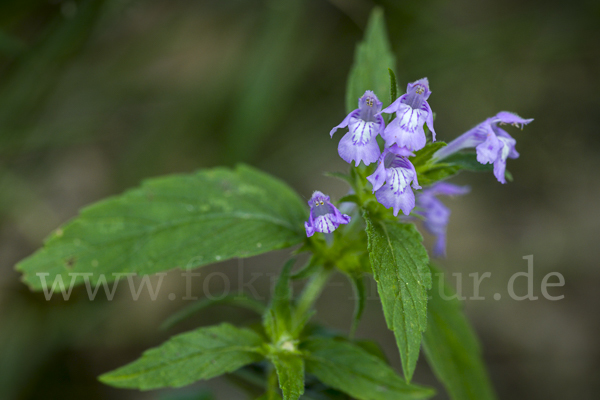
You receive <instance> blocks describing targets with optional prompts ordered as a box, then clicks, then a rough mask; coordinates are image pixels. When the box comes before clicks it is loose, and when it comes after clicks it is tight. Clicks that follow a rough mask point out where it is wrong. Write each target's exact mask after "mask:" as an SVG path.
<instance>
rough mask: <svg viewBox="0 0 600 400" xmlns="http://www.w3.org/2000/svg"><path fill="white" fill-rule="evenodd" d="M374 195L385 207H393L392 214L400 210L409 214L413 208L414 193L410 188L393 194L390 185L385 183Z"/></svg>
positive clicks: (395, 214) (396, 213)
mask: <svg viewBox="0 0 600 400" xmlns="http://www.w3.org/2000/svg"><path fill="white" fill-rule="evenodd" d="M375 197H376V198H377V201H378V202H379V203H381V204H382V205H383V206H384V207H385V208H393V213H394V216H397V215H398V212H399V211H400V210H402V212H403V213H404V215H409V214H410V212H411V211H412V209H413V208H415V194H414V193H413V191H412V189H410V188H409V189H408V190H405V191H404V192H403V193H401V194H395V193H394V191H393V190H392V189H391V187H390V185H388V184H386V185H385V186H383V187H382V188H381V189H379V190H378V191H377V192H375Z"/></svg>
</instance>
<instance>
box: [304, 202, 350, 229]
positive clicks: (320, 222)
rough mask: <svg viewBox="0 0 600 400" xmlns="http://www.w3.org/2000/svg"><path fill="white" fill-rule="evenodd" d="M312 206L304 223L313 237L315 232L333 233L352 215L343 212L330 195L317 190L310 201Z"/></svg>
mask: <svg viewBox="0 0 600 400" xmlns="http://www.w3.org/2000/svg"><path fill="white" fill-rule="evenodd" d="M308 205H309V206H310V217H309V218H308V221H307V222H305V223H304V228H306V236H308V237H311V236H312V235H314V234H315V232H323V233H331V232H333V231H335V230H336V229H337V227H338V226H340V224H347V223H348V222H350V217H349V216H348V215H346V214H342V213H341V212H340V210H338V209H337V208H336V207H335V206H334V205H333V204H331V202H330V201H329V196H326V195H324V194H323V193H321V192H319V191H316V192H314V193H313V195H312V197H311V198H310V200H309V201H308Z"/></svg>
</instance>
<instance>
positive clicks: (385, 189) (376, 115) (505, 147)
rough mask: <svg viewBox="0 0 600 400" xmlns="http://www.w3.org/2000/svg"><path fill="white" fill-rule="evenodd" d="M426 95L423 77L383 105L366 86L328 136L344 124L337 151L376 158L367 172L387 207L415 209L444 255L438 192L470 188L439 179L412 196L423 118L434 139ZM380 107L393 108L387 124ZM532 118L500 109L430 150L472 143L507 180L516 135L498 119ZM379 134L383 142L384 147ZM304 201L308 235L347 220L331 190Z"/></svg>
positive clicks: (444, 215)
mask: <svg viewBox="0 0 600 400" xmlns="http://www.w3.org/2000/svg"><path fill="white" fill-rule="evenodd" d="M430 95H431V90H429V82H428V80H427V78H423V79H419V80H417V81H415V82H412V83H409V84H408V86H407V90H406V94H404V95H402V96H400V97H399V98H398V99H396V100H395V101H394V102H393V103H392V104H390V105H389V106H388V107H387V108H384V109H382V103H381V101H379V99H378V98H377V96H376V95H375V93H373V92H372V91H370V90H367V91H366V92H365V94H364V95H363V96H362V97H361V98H360V99H358V108H357V109H356V110H353V111H352V112H350V113H349V114H348V115H347V116H346V118H344V120H343V121H342V122H341V123H340V124H339V125H337V126H336V127H334V128H333V129H332V130H331V132H330V136H331V137H333V135H334V133H335V132H336V131H337V130H338V129H340V128H348V132H347V133H346V134H345V135H344V136H343V137H342V139H341V140H340V142H339V145H338V153H339V155H340V157H341V158H342V159H343V160H344V161H346V162H347V163H349V164H352V163H353V162H354V163H355V165H356V166H357V167H358V166H359V165H360V163H363V164H364V165H365V166H368V165H369V164H372V163H374V162H377V168H376V169H375V172H374V173H373V174H372V175H370V176H368V177H367V180H368V181H369V182H370V183H371V185H372V190H373V193H374V194H375V197H376V199H377V201H378V202H379V203H380V204H382V205H383V206H385V207H386V208H391V209H392V213H393V214H394V216H398V214H399V212H400V211H402V213H403V214H404V215H406V216H408V215H409V214H410V213H411V212H412V211H413V210H415V213H414V214H415V215H417V216H419V217H420V218H421V219H422V220H423V225H424V227H425V229H426V230H427V231H429V232H430V233H431V234H433V235H434V236H436V244H435V246H434V255H437V256H443V255H445V253H446V227H447V225H448V220H449V217H450V210H449V209H448V208H447V207H446V206H445V205H444V204H443V203H442V202H441V201H440V200H439V199H438V198H437V196H439V195H446V196H455V195H462V194H465V193H467V192H468V191H469V188H468V187H461V186H456V185H452V184H450V183H445V182H437V183H434V184H433V185H431V186H429V187H426V188H425V189H423V190H422V191H420V192H419V193H418V194H417V195H416V196H415V192H414V191H415V190H418V189H421V186H419V182H418V179H417V172H416V170H415V167H414V166H413V164H412V163H411V161H410V159H409V157H412V156H414V155H415V154H414V152H416V151H418V150H420V149H422V148H423V147H425V144H426V141H427V138H426V136H425V130H424V125H425V124H427V128H428V129H429V131H430V132H431V138H432V140H433V141H435V139H436V134H435V130H434V128H433V111H432V110H431V107H430V106H429V103H428V102H427V100H428V99H429V96H430ZM382 113H387V114H395V118H394V119H393V120H392V121H391V122H390V123H389V124H388V125H387V126H386V124H385V120H384V118H383V116H382ZM531 121H533V119H523V118H521V117H519V116H518V115H516V114H512V113H509V112H506V111H503V112H500V113H498V114H497V115H495V116H494V117H491V118H488V119H486V120H485V121H483V122H482V123H480V124H479V125H477V126H476V127H474V128H473V129H471V130H469V131H467V132H466V133H464V134H463V135H461V136H459V137H458V138H456V139H455V140H453V141H452V142H450V143H449V144H448V145H447V146H445V147H442V148H441V149H440V150H438V151H437V152H436V153H435V154H434V155H433V158H432V160H433V162H437V161H440V160H443V159H446V158H448V157H449V156H451V155H453V154H455V153H456V152H458V151H460V150H462V149H466V148H475V150H476V153H477V161H479V162H480V163H482V164H488V163H491V164H493V166H494V175H495V177H496V179H498V181H499V182H501V183H505V182H506V179H505V173H506V172H505V171H506V161H507V159H508V158H517V157H518V156H519V153H517V151H516V150H515V144H516V140H515V139H514V138H512V137H511V136H510V135H509V134H508V133H507V132H506V131H504V130H503V129H502V128H500V125H502V124H511V125H514V126H518V127H521V129H522V128H523V126H524V125H527V124H528V123H530V122H531ZM377 136H380V137H381V139H382V141H383V142H384V144H385V145H384V147H383V151H382V150H381V148H380V145H379V142H378V141H377ZM308 204H309V205H310V208H311V209H310V219H309V221H308V222H306V223H305V227H306V234H307V235H308V236H312V235H313V234H314V232H324V233H331V232H333V231H334V230H335V229H337V227H338V226H339V225H340V224H347V223H348V222H349V221H350V217H349V216H348V215H345V214H342V213H341V212H340V211H339V210H338V209H337V208H336V207H335V206H334V205H333V204H331V202H330V200H329V196H326V195H324V194H323V193H321V192H315V193H314V194H313V196H312V198H311V199H310V201H309V202H308ZM415 207H416V209H415ZM402 218H407V219H412V217H402Z"/></svg>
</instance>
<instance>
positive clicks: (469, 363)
mask: <svg viewBox="0 0 600 400" xmlns="http://www.w3.org/2000/svg"><path fill="white" fill-rule="evenodd" d="M431 270H432V273H433V275H434V277H433V281H434V285H433V289H432V290H430V292H429V295H430V300H429V310H428V316H427V331H426V332H425V334H424V336H423V348H424V350H425V355H426V357H427V360H428V361H429V364H430V365H431V367H432V368H433V371H434V372H435V374H436V375H437V377H438V378H439V379H440V381H442V383H443V384H444V386H445V387H446V390H447V391H448V393H449V394H450V397H451V398H452V399H454V400H491V399H495V398H496V397H495V395H494V391H493V389H492V386H491V383H490V380H489V378H488V376H487V373H486V370H485V366H484V364H483V360H482V358H481V350H480V348H479V343H478V341H477V338H476V336H475V333H474V332H473V330H472V329H471V327H470V325H469V321H468V320H467V318H466V316H465V315H464V313H463V312H462V309H461V304H460V302H459V301H458V300H457V299H455V298H452V300H445V299H448V298H451V296H453V294H454V293H453V290H452V289H450V287H448V285H447V284H446V282H444V279H443V276H442V275H441V274H440V271H439V270H438V269H437V268H435V267H434V266H431ZM442 293H443V294H444V295H445V299H444V298H442V296H441V294H442Z"/></svg>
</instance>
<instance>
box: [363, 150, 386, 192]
mask: <svg viewBox="0 0 600 400" xmlns="http://www.w3.org/2000/svg"><path fill="white" fill-rule="evenodd" d="M379 160H380V161H379V165H377V169H376V170H375V172H374V173H373V174H372V175H370V176H367V180H368V181H369V182H371V185H373V193H375V191H376V190H378V189H379V188H380V187H382V186H383V184H384V183H385V178H386V177H387V173H386V171H385V165H384V164H383V157H380V159H379Z"/></svg>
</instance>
